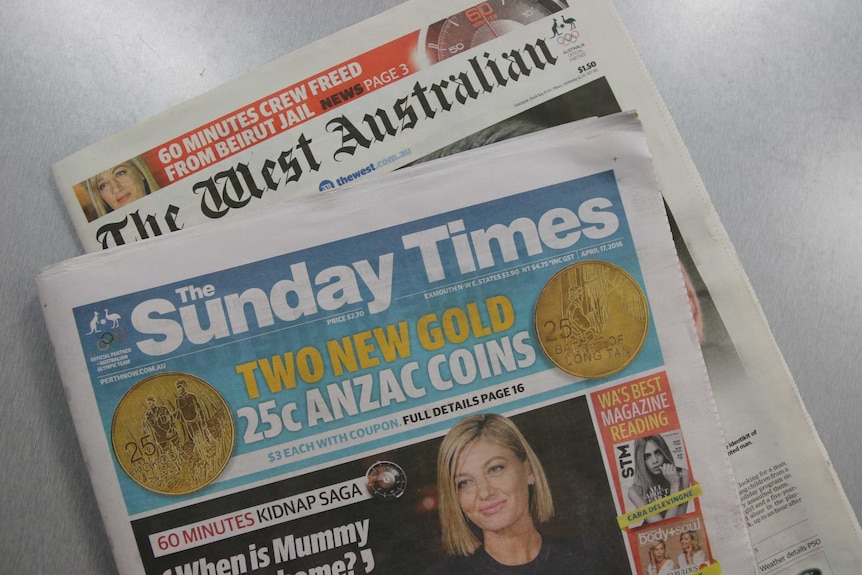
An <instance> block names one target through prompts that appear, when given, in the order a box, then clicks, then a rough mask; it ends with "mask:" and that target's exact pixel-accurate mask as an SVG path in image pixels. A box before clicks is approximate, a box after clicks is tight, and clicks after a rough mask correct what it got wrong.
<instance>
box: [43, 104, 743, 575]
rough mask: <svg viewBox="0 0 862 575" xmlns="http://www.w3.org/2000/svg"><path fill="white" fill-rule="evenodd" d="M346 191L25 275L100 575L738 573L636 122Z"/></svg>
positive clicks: (739, 528) (686, 317) (469, 156)
mask: <svg viewBox="0 0 862 575" xmlns="http://www.w3.org/2000/svg"><path fill="white" fill-rule="evenodd" d="M369 184H370V185H364V186H358V187H356V188H355V189H353V190H346V191H344V192H339V193H336V194H332V193H331V194H327V195H324V196H321V197H317V198H314V199H312V200H309V201H307V202H302V203H300V204H298V205H294V206H293V209H282V210H274V211H272V212H271V213H268V214H266V215H259V216H254V217H249V218H236V219H234V220H233V221H232V222H227V223H226V225H225V226H221V227H212V226H208V227H201V228H198V229H197V230H192V231H191V232H190V233H187V234H178V235H176V236H174V237H169V238H164V239H163V240H162V241H157V242H152V243H150V244H149V245H145V244H139V245H136V246H130V247H129V248H128V249H122V250H112V251H109V252H106V253H100V254H90V255H88V256H84V257H82V258H77V259H75V260H70V261H69V262H66V263H63V264H59V265H57V266H55V267H54V268H51V269H49V270H46V271H45V272H43V274H42V275H41V276H40V278H39V288H40V298H41V300H42V302H43V305H44V308H45V317H46V320H47V322H48V325H49V330H50V333H51V338H52V342H53V343H54V346H55V349H56V352H57V356H58V361H59V365H60V369H61V373H62V376H63V380H64V385H65V386H66V389H67V392H68V395H69V401H70V405H71V408H72V412H73V416H74V418H75V424H76V428H77V429H78V432H79V436H80V439H81V443H82V447H83V449H84V452H85V455H86V458H87V460H88V464H89V466H90V472H91V474H92V478H93V482H94V485H95V488H96V495H97V498H98V500H99V504H100V507H101V509H102V513H103V516H104V518H105V521H106V526H107V530H108V533H109V535H110V537H111V540H112V546H113V549H114V552H115V555H116V558H117V563H118V565H119V567H120V570H121V572H123V573H144V572H145V573H154V574H164V575H168V574H176V575H181V574H189V573H201V574H203V573H220V574H221V573H231V574H235V573H260V574H282V575H283V574H286V573H290V574H311V573H315V574H324V573H325V574H330V573H338V574H351V573H353V574H367V573H423V572H427V573H429V574H436V573H447V574H448V573H486V572H498V571H497V570H498V569H500V568H501V566H510V567H509V569H513V568H514V567H511V566H512V565H522V567H521V569H524V570H525V571H523V572H542V573H551V574H553V573H569V572H571V569H572V568H573V567H577V568H578V569H579V570H580V571H581V572H584V573H632V574H637V575H648V574H655V573H672V574H674V575H677V574H683V573H704V574H718V573H722V572H725V573H748V572H752V571H753V570H754V558H753V555H752V550H751V547H750V545H749V541H748V537H747V533H746V530H745V522H744V518H743V514H742V509H741V506H740V504H739V501H738V498H737V496H736V485H735V482H734V479H733V476H732V472H731V467H730V464H729V460H728V457H727V455H726V452H725V446H724V441H723V439H722V436H721V428H720V423H719V421H718V416H717V413H716V409H715V404H714V402H713V400H712V396H711V392H710V387H709V381H708V378H707V374H706V369H705V366H704V364H703V358H702V356H701V354H700V350H699V346H698V341H697V335H696V328H695V326H694V322H693V321H692V317H691V312H690V304H689V301H688V299H687V298H686V291H685V284H684V280H683V277H682V274H681V271H680V267H679V263H678V260H677V257H676V253H675V249H674V246H673V241H672V238H671V234H670V228H669V225H668V222H667V219H666V216H665V212H664V208H663V204H662V199H661V195H660V193H659V191H658V188H657V185H656V181H655V177H654V173H653V170H652V165H651V161H650V156H649V152H648V149H647V145H646V140H645V137H644V134H643V132H642V130H641V126H640V123H639V121H638V120H637V118H636V116H634V115H633V114H621V115H615V116H612V117H609V118H607V119H604V120H602V121H588V122H586V123H585V125H581V126H575V127H572V126H563V127H560V128H555V129H552V130H550V131H546V132H542V133H540V134H534V135H529V136H525V137H523V138H520V139H518V140H517V141H514V142H507V143H502V144H496V145H494V146H493V147H489V148H482V149H479V150H475V151H473V152H467V153H465V154H461V155H459V156H455V157H453V158H449V159H443V160H438V161H437V162H435V163H429V164H425V165H422V166H418V167H415V168H408V169H407V170H405V171H402V172H399V173H395V174H391V175H390V176H387V177H385V178H380V179H378V180H377V181H375V182H369ZM468 191H469V192H470V193H466V192H468ZM380 203H385V204H386V205H387V206H388V209H387V210H380V209H379V208H378V207H377V206H378V205H380ZM213 253H218V254H219V256H218V257H217V258H216V257H213V255H212V254H213ZM530 569H532V570H533V571H529V570H530ZM536 570H538V571H536ZM519 572H520V571H519Z"/></svg>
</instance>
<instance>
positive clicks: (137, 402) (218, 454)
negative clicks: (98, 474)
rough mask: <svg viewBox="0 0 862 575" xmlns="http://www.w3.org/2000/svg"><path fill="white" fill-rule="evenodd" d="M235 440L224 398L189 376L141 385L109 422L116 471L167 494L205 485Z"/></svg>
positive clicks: (167, 377)
mask: <svg viewBox="0 0 862 575" xmlns="http://www.w3.org/2000/svg"><path fill="white" fill-rule="evenodd" d="M235 437H236V426H235V425H234V421H233V417H231V412H230V408H229V407H228V405H227V403H226V402H225V400H224V399H223V398H222V396H221V395H220V394H219V392H218V391H216V390H215V388H213V387H212V386H211V385H210V384H208V383H206V382H205V381H204V380H202V379H200V378H198V377H195V376H193V375H189V374H187V373H177V372H168V373H160V374H158V375H153V376H151V377H148V378H146V379H143V380H141V381H139V382H138V383H136V384H135V385H134V386H133V387H132V388H131V389H130V390H129V391H127V392H126V395H124V396H123V399H121V400H120V404H119V405H118V406H117V409H116V411H115V412H114V420H113V422H112V423H111V443H112V444H113V447H114V454H115V455H116V457H117V461H119V463H120V467H122V468H123V471H125V472H126V473H127V474H128V475H129V477H131V478H132V480H134V481H135V483H137V484H138V485H140V486H141V487H145V488H147V489H149V490H150V491H155V492H156V493H162V494H165V495H184V494H186V493H192V492H194V491H197V490H198V489H201V488H203V487H205V486H206V485H209V484H210V483H211V482H212V481H213V480H214V479H215V478H216V477H218V476H219V474H220V473H221V472H222V470H223V469H224V468H225V465H227V462H228V460H229V459H230V457H231V454H232V453H233V447H234V439H235Z"/></svg>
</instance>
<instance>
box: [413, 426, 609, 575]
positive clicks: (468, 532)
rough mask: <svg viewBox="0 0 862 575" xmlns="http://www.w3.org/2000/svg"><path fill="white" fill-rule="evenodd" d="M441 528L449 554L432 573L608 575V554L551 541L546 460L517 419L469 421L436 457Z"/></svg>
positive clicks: (449, 437) (445, 441) (551, 510)
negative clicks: (544, 526)
mask: <svg viewBox="0 0 862 575" xmlns="http://www.w3.org/2000/svg"><path fill="white" fill-rule="evenodd" d="M437 490H438V497H439V515H440V526H441V529H442V540H443V547H444V549H445V551H446V554H447V555H446V557H445V558H444V559H443V560H441V561H440V562H438V563H437V564H436V565H434V566H433V567H432V568H431V570H430V571H429V574H431V575H443V574H446V575H450V574H463V575H474V574H475V575H479V574H485V573H502V572H505V573H509V574H512V575H520V574H526V573H542V574H544V575H555V574H564V573H571V572H572V569H573V568H576V569H577V570H578V571H579V572H583V573H605V572H610V571H608V570H607V568H606V566H605V565H604V563H603V555H602V554H600V553H594V552H592V551H588V550H587V549H588V547H587V546H579V545H578V542H577V541H557V540H551V539H550V538H546V537H544V536H543V535H542V533H541V531H540V526H541V525H542V524H543V523H546V522H547V521H549V520H550V519H551V517H552V516H553V515H554V502H553V497H552V495H551V491H550V487H549V482H548V479H547V476H546V474H545V470H544V468H543V467H542V464H541V462H540V461H539V459H538V457H537V456H536V454H535V452H534V451H533V449H532V448H531V447H530V445H529V443H527V440H526V439H525V438H524V436H523V435H522V434H521V432H520V430H519V429H518V428H517V427H516V426H515V424H514V423H512V421H511V420H510V419H508V418H506V417H504V416H502V415H498V414H480V415H472V416H469V417H465V418H464V419H462V420H460V421H459V422H458V423H457V424H455V426H454V427H452V429H451V430H450V431H449V433H448V434H447V435H446V437H445V438H444V439H443V442H442V444H441V445H440V450H439V452H438V457H437Z"/></svg>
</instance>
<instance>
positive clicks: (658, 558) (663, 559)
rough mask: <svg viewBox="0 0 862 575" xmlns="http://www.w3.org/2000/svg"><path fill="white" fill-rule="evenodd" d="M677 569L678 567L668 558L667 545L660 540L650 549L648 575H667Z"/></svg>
mask: <svg viewBox="0 0 862 575" xmlns="http://www.w3.org/2000/svg"><path fill="white" fill-rule="evenodd" d="M674 569H676V566H675V565H674V564H673V561H671V559H670V557H668V556H667V545H665V542H664V540H663V539H659V540H658V541H656V542H655V543H653V544H652V545H650V547H649V565H648V566H647V573H649V575H667V574H668V573H670V572H671V571H673V570H674Z"/></svg>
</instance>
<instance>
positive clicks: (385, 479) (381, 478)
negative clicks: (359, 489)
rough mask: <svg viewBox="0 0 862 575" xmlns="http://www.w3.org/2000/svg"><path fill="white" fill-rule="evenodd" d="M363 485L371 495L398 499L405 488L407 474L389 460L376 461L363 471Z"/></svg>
mask: <svg viewBox="0 0 862 575" xmlns="http://www.w3.org/2000/svg"><path fill="white" fill-rule="evenodd" d="M365 485H366V487H368V491H369V492H370V493H371V494H372V495H376V496H377V497H380V498H382V499H398V498H399V497H401V496H402V495H403V494H404V491H405V490H406V489H407V475H406V474H405V473H404V470H403V469H401V467H400V466H399V465H397V464H395V463H392V462H391V461H378V462H377V463H375V464H374V465H372V466H371V467H369V468H368V471H367V472H366V473H365Z"/></svg>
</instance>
